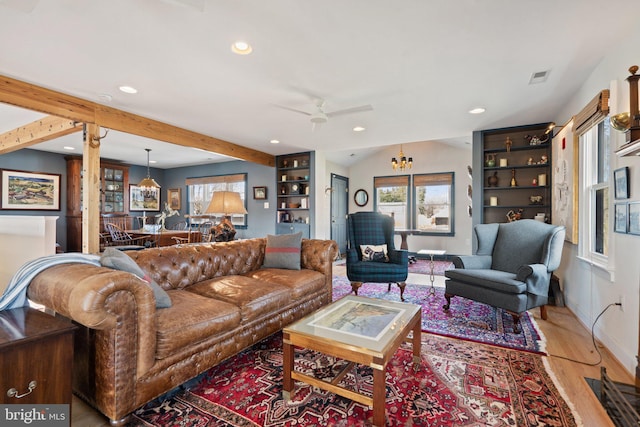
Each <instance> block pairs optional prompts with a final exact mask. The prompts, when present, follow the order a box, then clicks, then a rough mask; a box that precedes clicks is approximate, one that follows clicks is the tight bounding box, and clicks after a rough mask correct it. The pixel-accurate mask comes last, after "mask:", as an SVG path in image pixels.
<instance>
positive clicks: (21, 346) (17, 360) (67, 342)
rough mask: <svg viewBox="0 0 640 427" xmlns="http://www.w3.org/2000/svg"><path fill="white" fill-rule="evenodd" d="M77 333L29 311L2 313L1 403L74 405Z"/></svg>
mask: <svg viewBox="0 0 640 427" xmlns="http://www.w3.org/2000/svg"><path fill="white" fill-rule="evenodd" d="M75 329H76V326H74V325H73V324H72V323H71V322H70V321H68V320H65V319H62V318H59V317H54V316H50V315H48V314H46V313H43V312H41V311H38V310H35V309H33V308H30V307H22V308H15V309H12V310H4V311H0V370H1V372H2V376H0V403H2V404H68V405H71V398H72V391H71V382H72V375H71V370H72V366H73V333H74V330H75ZM69 408H71V406H69Z"/></svg>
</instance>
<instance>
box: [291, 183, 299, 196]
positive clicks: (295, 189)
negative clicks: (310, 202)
mask: <svg viewBox="0 0 640 427" xmlns="http://www.w3.org/2000/svg"><path fill="white" fill-rule="evenodd" d="M289 194H300V184H298V183H295V182H294V183H293V184H291V185H290V186H289Z"/></svg>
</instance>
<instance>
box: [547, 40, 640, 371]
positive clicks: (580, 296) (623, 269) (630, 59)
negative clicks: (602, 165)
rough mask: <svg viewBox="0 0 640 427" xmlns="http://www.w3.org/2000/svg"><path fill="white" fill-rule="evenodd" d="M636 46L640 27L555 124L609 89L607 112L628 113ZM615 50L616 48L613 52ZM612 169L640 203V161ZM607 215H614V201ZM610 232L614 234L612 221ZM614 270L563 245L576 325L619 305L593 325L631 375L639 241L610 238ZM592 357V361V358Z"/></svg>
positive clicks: (616, 142)
mask: <svg viewBox="0 0 640 427" xmlns="http://www.w3.org/2000/svg"><path fill="white" fill-rule="evenodd" d="M639 44H640V27H636V29H635V32H634V33H633V34H630V35H629V38H628V39H627V43H626V44H625V45H621V46H612V47H611V50H610V51H609V53H608V54H607V56H606V57H605V58H603V59H602V61H601V62H600V64H599V65H598V66H597V67H596V69H595V70H594V71H593V73H591V75H590V76H589V78H588V79H587V80H586V81H585V83H584V84H583V85H582V86H581V88H580V89H579V91H578V92H577V93H576V94H575V96H574V97H573V98H572V99H570V100H568V102H567V104H566V106H565V108H564V109H563V111H562V113H561V115H560V117H558V119H557V120H556V122H557V123H565V122H566V121H568V120H569V119H570V118H571V116H573V115H574V114H576V113H577V112H578V111H579V110H580V109H581V108H582V107H583V106H584V105H585V104H586V103H587V102H588V101H589V100H591V99H592V98H593V97H594V96H595V95H596V93H597V92H598V91H600V90H602V89H607V88H611V89H612V106H611V107H612V108H611V110H612V112H613V113H616V112H622V111H629V84H628V83H627V81H626V80H625V79H626V78H627V76H629V72H628V71H627V70H628V68H629V67H630V66H631V65H640V55H639V54H638V52H637V49H633V48H631V47H632V46H638V45H639ZM616 48H617V49H616ZM612 135H613V140H612V142H613V144H612V145H613V147H612V149H613V150H615V149H617V148H618V147H619V146H620V145H622V144H623V143H624V135H623V134H621V133H618V132H615V131H613V133H612ZM611 159H612V164H611V172H613V170H615V169H617V168H620V167H623V166H628V167H629V168H630V188H631V198H630V199H629V201H640V158H638V157H617V156H616V155H615V154H612V155H611ZM610 212H613V200H612V201H611V206H610ZM610 230H613V218H611V226H610ZM611 234H612V235H611V237H612V240H611V245H610V248H611V253H610V257H612V260H613V271H611V272H607V271H604V270H602V269H600V268H598V267H594V266H592V265H590V264H589V263H587V262H585V261H582V260H580V259H578V258H577V254H578V251H577V246H576V245H572V244H569V243H565V252H564V254H563V261H562V264H561V266H560V269H559V270H558V271H557V272H556V273H557V275H558V276H559V277H560V278H561V283H562V285H563V287H564V294H565V300H566V303H567V306H568V307H569V308H570V309H571V310H572V311H573V312H574V313H575V314H576V315H577V316H578V318H579V319H580V321H581V322H582V323H584V324H585V326H587V327H588V328H591V325H592V324H593V322H594V320H595V318H596V317H597V316H598V314H599V313H600V312H601V311H602V310H603V309H604V308H605V307H606V306H607V305H608V304H610V303H615V302H618V300H619V298H622V300H623V310H620V309H618V308H617V307H612V308H610V309H609V310H608V311H607V312H606V314H604V315H603V316H602V317H601V318H600V320H598V324H597V325H596V328H595V332H596V337H597V338H598V339H599V340H600V341H602V342H603V343H604V344H605V345H606V346H607V348H608V349H609V350H611V351H612V352H613V354H614V355H615V356H616V358H617V359H618V360H619V361H620V362H622V364H623V365H624V366H625V367H626V369H627V370H628V371H629V372H631V373H633V372H634V370H635V368H636V365H637V362H636V354H637V350H638V313H639V301H640V262H639V259H638V253H640V236H632V235H625V234H619V233H613V232H612V233H611ZM594 358H595V357H594Z"/></svg>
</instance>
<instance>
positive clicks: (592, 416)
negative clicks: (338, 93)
mask: <svg viewBox="0 0 640 427" xmlns="http://www.w3.org/2000/svg"><path fill="white" fill-rule="evenodd" d="M334 273H335V274H345V271H344V267H342V266H336V267H335V268H334ZM407 282H409V283H414V284H424V285H427V284H430V282H429V281H428V276H427V275H420V274H416V275H413V274H412V275H410V277H409V279H408V280H407ZM435 284H436V286H438V285H440V286H442V285H443V284H444V278H443V277H441V276H436V282H435ZM547 313H548V318H547V320H542V319H541V318H540V310H537V309H536V310H532V311H531V312H530V314H531V315H533V317H534V319H535V321H536V323H537V324H538V326H539V328H540V330H541V331H542V333H543V334H544V336H545V338H546V350H547V353H548V354H549V355H550V356H548V357H547V358H546V359H547V361H548V366H549V367H550V369H551V372H552V373H553V374H554V375H555V377H556V379H557V383H556V384H557V385H558V386H559V387H561V388H562V389H563V390H564V392H565V395H566V398H567V400H568V401H569V402H571V403H572V404H573V407H574V408H575V410H576V412H577V413H578V415H579V416H580V418H581V419H582V422H583V423H584V425H585V426H597V427H613V426H614V424H613V423H612V422H611V420H610V419H609V417H608V416H607V414H606V412H605V411H604V409H602V406H601V405H600V403H599V401H598V399H597V398H596V396H595V395H594V394H593V392H592V391H591V389H590V388H589V386H588V384H587V382H586V381H585V379H584V378H585V377H590V378H600V366H605V367H606V368H607V373H608V374H609V376H610V377H611V378H612V379H613V380H614V381H619V382H623V383H628V384H632V383H633V382H634V377H633V376H632V375H631V373H629V372H627V371H626V370H625V369H624V368H623V367H622V365H621V364H620V363H619V362H618V361H617V360H616V359H615V358H614V357H613V356H612V355H611V354H610V353H609V352H608V350H607V349H606V348H604V347H603V346H601V345H600V343H598V345H600V347H599V349H600V351H601V352H602V363H601V364H599V365H597V366H586V365H582V364H579V363H576V362H571V361H568V360H563V359H560V358H557V357H553V356H551V355H558V356H565V357H569V358H573V359H577V360H581V361H585V362H588V363H593V362H596V361H597V360H598V354H597V353H596V351H595V350H594V349H593V344H592V341H591V335H590V330H589V329H588V328H586V327H585V326H584V325H582V324H581V323H580V322H579V321H578V320H577V318H576V317H575V316H574V314H573V313H572V312H571V310H569V309H568V308H564V307H554V306H549V307H548V308H547ZM71 425H72V426H73V427H98V426H108V425H109V422H108V420H107V419H106V418H105V417H104V416H102V415H101V414H100V413H98V412H97V411H95V410H93V409H91V408H90V407H89V406H87V405H86V404H85V403H84V402H82V401H81V400H80V399H78V398H76V397H74V400H73V406H72V416H71Z"/></svg>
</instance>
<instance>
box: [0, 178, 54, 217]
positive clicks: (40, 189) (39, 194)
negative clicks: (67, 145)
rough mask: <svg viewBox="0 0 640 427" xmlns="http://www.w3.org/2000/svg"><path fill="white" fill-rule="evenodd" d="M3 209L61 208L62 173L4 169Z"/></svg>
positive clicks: (52, 209) (1, 206) (0, 204)
mask: <svg viewBox="0 0 640 427" xmlns="http://www.w3.org/2000/svg"><path fill="white" fill-rule="evenodd" d="M1 192H2V200H1V203H0V208H1V209H16V210H42V211H46V210H49V211H59V210H60V174H51V173H41V172H27V171H17V170H9V169H2V189H1Z"/></svg>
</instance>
